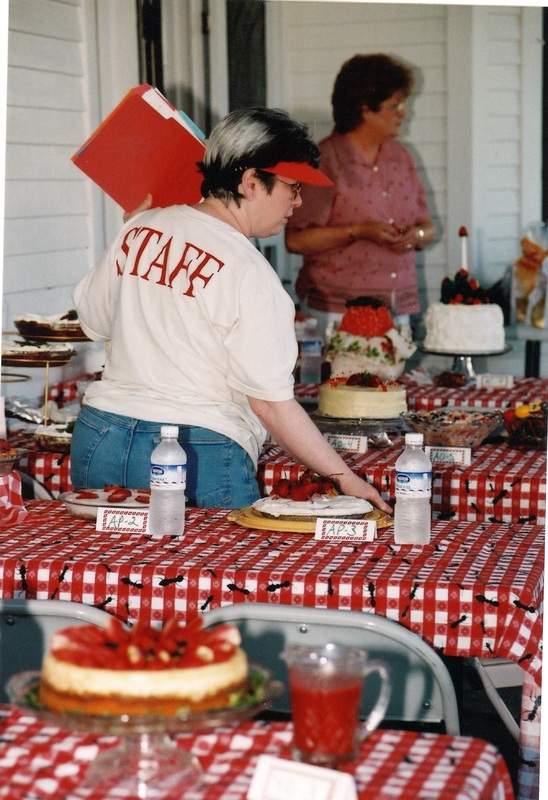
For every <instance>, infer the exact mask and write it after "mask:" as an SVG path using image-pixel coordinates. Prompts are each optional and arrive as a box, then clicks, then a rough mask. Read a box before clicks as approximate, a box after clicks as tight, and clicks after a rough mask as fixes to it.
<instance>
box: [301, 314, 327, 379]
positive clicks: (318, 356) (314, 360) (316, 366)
mask: <svg viewBox="0 0 548 800" xmlns="http://www.w3.org/2000/svg"><path fill="white" fill-rule="evenodd" d="M317 325H318V321H317V320H316V319H314V318H312V319H310V320H307V321H306V327H305V329H304V331H303V333H302V335H301V339H300V351H301V383H321V380H322V348H323V340H322V337H321V336H320V334H319V333H318V332H317V331H316V328H317Z"/></svg>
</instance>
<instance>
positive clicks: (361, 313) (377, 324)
mask: <svg viewBox="0 0 548 800" xmlns="http://www.w3.org/2000/svg"><path fill="white" fill-rule="evenodd" d="M347 307H348V308H347V311H345V313H344V314H343V317H342V320H341V322H340V323H339V327H338V329H337V331H336V332H335V333H334V334H333V336H332V337H331V339H330V340H329V343H328V346H327V353H326V359H327V361H328V362H330V364H331V375H334V376H338V375H346V376H348V375H353V374H355V373H360V372H369V373H371V374H372V375H377V376H379V377H380V378H383V379H384V380H395V379H396V378H398V377H399V376H400V375H401V374H402V372H403V370H404V368H405V362H406V359H408V358H409V357H410V356H412V355H413V353H414V352H415V350H416V347H415V345H414V344H413V342H412V340H411V337H410V334H408V333H407V332H406V331H404V330H403V329H399V328H398V327H396V325H395V324H394V321H393V318H392V314H391V313H390V310H389V309H388V308H387V307H386V306H384V305H383V304H382V303H381V302H380V301H379V300H376V299H375V298H371V297H358V298H356V299H355V300H350V301H348V303H347Z"/></svg>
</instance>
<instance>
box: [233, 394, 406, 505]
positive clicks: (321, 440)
mask: <svg viewBox="0 0 548 800" xmlns="http://www.w3.org/2000/svg"><path fill="white" fill-rule="evenodd" d="M248 399H249V404H250V406H251V409H252V411H253V412H254V413H255V414H256V415H257V417H258V418H259V420H260V421H261V423H262V425H263V426H264V427H265V428H266V430H267V431H268V432H269V433H270V435H271V436H272V437H273V438H274V439H275V440H276V442H277V443H278V444H279V445H280V447H283V448H284V450H286V451H287V452H288V453H289V454H290V455H292V456H293V457H294V458H295V459H296V460H297V461H300V462H301V463H302V464H304V465H305V466H307V467H308V468H309V469H311V470H313V471H314V472H316V473H318V475H322V476H326V477H330V478H331V479H332V480H333V481H334V482H335V483H336V484H337V485H338V486H339V487H340V490H341V491H342V492H343V493H344V494H349V495H354V496H356V497H363V498H364V499H366V500H369V501H370V502H371V503H374V504H375V505H376V506H377V507H378V508H380V509H381V510H383V511H386V512H387V513H391V510H392V509H391V507H390V506H389V505H388V503H385V501H384V500H383V499H382V498H381V496H380V495H379V493H378V492H377V490H376V489H375V488H374V487H373V486H371V484H369V483H367V482H366V481H364V480H362V478H360V477H359V476H358V475H357V474H356V473H355V472H353V471H352V470H351V469H350V467H349V466H348V465H347V464H346V462H345V461H344V460H343V459H342V458H341V456H340V455H339V454H338V453H337V452H336V450H334V449H333V448H332V447H331V445H330V444H329V442H328V441H327V439H325V437H324V436H323V435H322V434H321V432H320V431H319V430H318V428H317V427H316V426H315V425H314V423H313V422H312V420H311V419H310V417H309V416H308V414H307V413H306V411H305V410H304V409H303V408H302V407H301V406H300V405H299V403H298V402H297V401H296V400H285V401H283V402H277V403H275V402H269V401H266V400H257V399H256V398H252V397H249V398H248Z"/></svg>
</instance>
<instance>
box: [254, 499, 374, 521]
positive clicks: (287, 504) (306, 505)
mask: <svg viewBox="0 0 548 800" xmlns="http://www.w3.org/2000/svg"><path fill="white" fill-rule="evenodd" d="M253 509H254V510H255V511H257V512H259V513H260V514H261V515H263V516H265V517H276V519H300V520H304V519H311V518H314V517H363V515H364V514H368V513H369V512H370V511H373V506H372V505H371V503H369V502H368V501H367V500H362V499H361V498H359V497H351V496H349V495H345V494H339V495H334V496H332V497H330V496H325V497H321V496H318V495H315V496H314V497H311V498H310V499H309V500H302V501H298V500H290V499H285V498H278V497H263V498H261V500H256V501H255V502H254V503H253Z"/></svg>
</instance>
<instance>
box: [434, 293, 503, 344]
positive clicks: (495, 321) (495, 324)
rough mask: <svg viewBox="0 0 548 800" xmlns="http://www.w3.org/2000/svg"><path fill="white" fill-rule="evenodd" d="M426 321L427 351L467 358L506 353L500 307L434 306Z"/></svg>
mask: <svg viewBox="0 0 548 800" xmlns="http://www.w3.org/2000/svg"><path fill="white" fill-rule="evenodd" d="M424 321H425V325H426V338H425V340H424V346H425V348H426V349H427V350H435V351H442V352H443V351H445V352H447V353H466V354H468V353H470V354H472V353H484V352H493V351H494V352H498V351H500V350H504V346H505V336H504V315H503V313H502V308H501V307H500V306H497V305H494V304H492V305H487V304H481V305H476V306H465V305H456V304H455V305H446V304H445V303H433V304H432V305H431V306H429V307H428V309H427V311H426V316H425V320H424Z"/></svg>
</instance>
